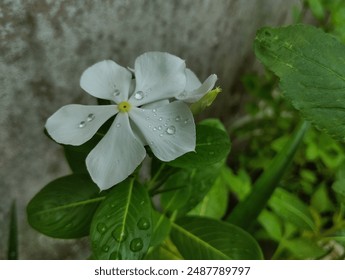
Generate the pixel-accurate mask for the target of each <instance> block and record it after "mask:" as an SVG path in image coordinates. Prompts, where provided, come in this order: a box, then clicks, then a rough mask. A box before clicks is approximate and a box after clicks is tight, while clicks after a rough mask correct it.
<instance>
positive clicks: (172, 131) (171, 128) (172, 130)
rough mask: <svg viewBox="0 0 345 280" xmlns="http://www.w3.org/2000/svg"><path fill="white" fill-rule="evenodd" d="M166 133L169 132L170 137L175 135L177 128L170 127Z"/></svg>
mask: <svg viewBox="0 0 345 280" xmlns="http://www.w3.org/2000/svg"><path fill="white" fill-rule="evenodd" d="M166 132H167V133H168V134H169V135H173V134H175V132H176V128H175V126H173V125H171V126H169V127H168V128H167V130H166Z"/></svg>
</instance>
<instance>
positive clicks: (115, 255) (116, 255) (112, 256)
mask: <svg viewBox="0 0 345 280" xmlns="http://www.w3.org/2000/svg"><path fill="white" fill-rule="evenodd" d="M109 260H122V255H121V254H120V252H118V251H114V252H112V253H111V254H110V256H109Z"/></svg>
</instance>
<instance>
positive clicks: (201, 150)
mask: <svg viewBox="0 0 345 280" xmlns="http://www.w3.org/2000/svg"><path fill="white" fill-rule="evenodd" d="M230 146H231V144H230V139H229V136H228V134H227V133H226V132H225V131H223V130H220V129H218V128H215V127H212V126H209V125H197V126H196V148H195V152H189V153H187V154H184V155H183V156H181V157H179V158H177V159H175V160H173V161H170V162H168V163H167V164H169V165H171V166H174V167H181V168H198V167H207V166H209V165H212V164H215V163H218V162H220V161H222V160H224V159H225V158H226V157H227V155H228V153H229V152H230Z"/></svg>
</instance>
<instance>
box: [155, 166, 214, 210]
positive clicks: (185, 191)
mask: <svg viewBox="0 0 345 280" xmlns="http://www.w3.org/2000/svg"><path fill="white" fill-rule="evenodd" d="M219 172H220V167H219V164H216V165H213V166H209V167H208V168H206V169H205V168H203V169H193V170H181V171H179V172H177V173H175V174H174V175H172V176H170V177H169V179H168V180H167V181H166V182H165V184H164V188H163V191H164V192H163V193H162V196H161V202H162V206H163V208H164V209H165V211H168V212H173V211H175V210H178V215H183V214H185V213H187V212H189V211H190V210H192V209H193V208H194V207H195V206H196V205H198V203H199V202H200V201H201V200H202V199H203V198H204V197H205V195H206V194H207V193H208V191H209V190H210V189H211V187H212V186H213V184H214V182H215V180H216V179H217V177H218V175H219Z"/></svg>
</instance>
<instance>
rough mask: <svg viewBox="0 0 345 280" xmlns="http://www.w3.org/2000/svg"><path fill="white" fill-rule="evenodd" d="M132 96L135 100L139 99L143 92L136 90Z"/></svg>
mask: <svg viewBox="0 0 345 280" xmlns="http://www.w3.org/2000/svg"><path fill="white" fill-rule="evenodd" d="M134 98H135V99H136V100H141V99H143V98H144V93H143V92H142V91H137V92H136V93H135V94H134Z"/></svg>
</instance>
